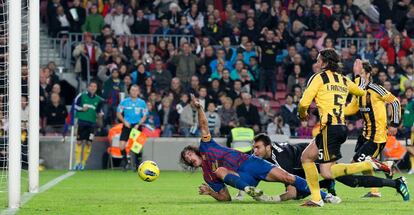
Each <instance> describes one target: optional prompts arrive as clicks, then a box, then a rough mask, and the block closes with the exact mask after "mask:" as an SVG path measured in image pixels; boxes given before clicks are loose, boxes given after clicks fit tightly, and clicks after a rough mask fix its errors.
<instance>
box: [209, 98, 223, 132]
mask: <svg viewBox="0 0 414 215" xmlns="http://www.w3.org/2000/svg"><path fill="white" fill-rule="evenodd" d="M206 117H207V122H208V129H209V130H210V133H211V134H212V135H213V136H216V137H217V136H220V128H221V120H220V116H219V115H218V114H217V112H216V105H215V104H214V103H213V102H209V103H208V105H207V112H206Z"/></svg>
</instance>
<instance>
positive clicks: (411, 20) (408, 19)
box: [398, 3, 414, 38]
mask: <svg viewBox="0 0 414 215" xmlns="http://www.w3.org/2000/svg"><path fill="white" fill-rule="evenodd" d="M408 8H409V9H408V12H407V13H406V15H405V16H404V17H403V19H402V21H401V23H398V25H399V26H400V28H404V29H405V30H406V31H407V35H408V37H410V38H413V37H414V4H413V3H410V5H409V6H408Z"/></svg>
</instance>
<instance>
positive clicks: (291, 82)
mask: <svg viewBox="0 0 414 215" xmlns="http://www.w3.org/2000/svg"><path fill="white" fill-rule="evenodd" d="M301 73H302V69H301V67H300V65H294V66H293V73H292V74H290V75H289V77H288V80H287V91H288V92H292V91H293V87H294V86H295V85H299V84H300V81H299V79H300V78H301V75H302V74H301Z"/></svg>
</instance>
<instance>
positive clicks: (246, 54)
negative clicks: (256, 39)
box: [243, 41, 257, 66]
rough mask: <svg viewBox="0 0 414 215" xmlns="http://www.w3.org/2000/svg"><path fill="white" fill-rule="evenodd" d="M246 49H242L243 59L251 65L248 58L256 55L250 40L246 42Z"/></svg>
mask: <svg viewBox="0 0 414 215" xmlns="http://www.w3.org/2000/svg"><path fill="white" fill-rule="evenodd" d="M245 48H246V49H245V50H244V51H243V61H244V63H245V64H246V65H248V66H251V65H250V58H252V57H256V56H257V52H256V50H255V49H254V47H253V44H252V42H250V41H249V42H247V43H246V47H245Z"/></svg>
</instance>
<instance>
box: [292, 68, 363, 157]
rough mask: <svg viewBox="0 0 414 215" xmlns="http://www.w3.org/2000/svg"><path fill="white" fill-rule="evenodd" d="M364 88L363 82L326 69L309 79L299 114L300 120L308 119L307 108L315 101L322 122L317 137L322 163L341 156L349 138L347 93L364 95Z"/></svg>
mask: <svg viewBox="0 0 414 215" xmlns="http://www.w3.org/2000/svg"><path fill="white" fill-rule="evenodd" d="M364 87H365V86H364V85H363V82H362V81H360V86H358V85H356V84H355V83H354V82H352V81H351V80H349V79H348V78H347V77H345V76H343V75H342V74H340V73H338V72H336V71H332V70H323V71H322V72H319V73H316V74H314V75H313V76H312V77H311V78H310V79H309V81H308V85H307V89H306V90H305V92H304V94H303V96H302V99H301V100H300V103H299V111H298V112H299V117H300V118H301V119H303V118H306V116H307V109H308V107H309V106H310V104H311V103H312V101H313V100H314V99H315V102H316V104H317V106H318V111H319V116H320V120H321V131H320V133H319V134H318V135H317V136H316V144H317V145H318V148H319V160H320V162H321V163H326V162H332V161H336V160H339V159H340V158H341V157H342V156H341V152H340V147H341V144H342V143H344V142H345V140H346V138H347V135H346V134H347V127H346V124H345V114H344V109H345V105H346V98H347V96H348V93H351V94H353V95H356V96H362V95H364V94H365V91H364V90H363V88H364ZM328 143H329V144H328Z"/></svg>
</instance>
